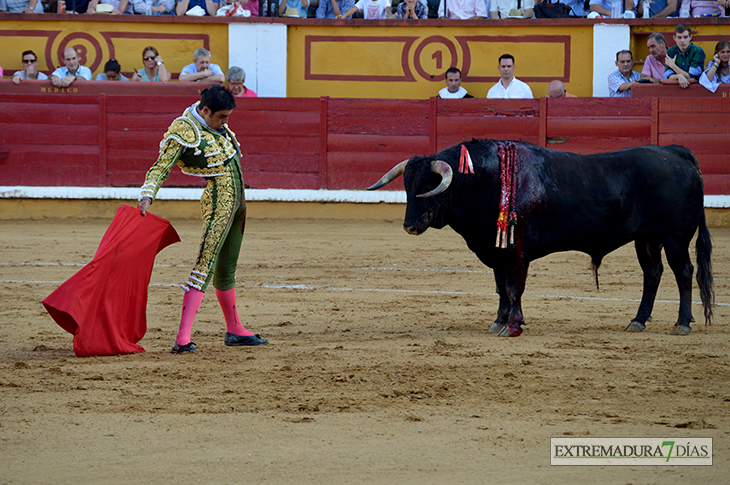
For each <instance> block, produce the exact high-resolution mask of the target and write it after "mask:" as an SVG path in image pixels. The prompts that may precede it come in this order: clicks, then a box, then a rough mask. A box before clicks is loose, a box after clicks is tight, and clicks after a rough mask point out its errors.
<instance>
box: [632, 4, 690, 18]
mask: <svg viewBox="0 0 730 485" xmlns="http://www.w3.org/2000/svg"><path fill="white" fill-rule="evenodd" d="M677 5H679V3H678V0H649V17H651V18H653V19H661V18H665V17H669V16H670V15H674V13H675V12H676V11H677ZM637 7H638V8H637V9H636V11H637V12H643V11H644V1H643V0H642V1H640V2H639V5H638V6H637Z"/></svg>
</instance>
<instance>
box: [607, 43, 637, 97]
mask: <svg viewBox="0 0 730 485" xmlns="http://www.w3.org/2000/svg"><path fill="white" fill-rule="evenodd" d="M616 67H618V70H616V71H613V72H612V73H611V74H609V75H608V95H609V96H610V97H612V98H630V97H631V87H632V86H633V85H634V83H636V81H638V80H639V79H641V74H639V73H638V72H636V71H634V70H633V69H631V68H632V67H634V55H633V54H632V53H631V51H630V50H622V51H618V52H617V53H616Z"/></svg>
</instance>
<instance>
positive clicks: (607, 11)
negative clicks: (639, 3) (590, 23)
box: [588, 0, 677, 18]
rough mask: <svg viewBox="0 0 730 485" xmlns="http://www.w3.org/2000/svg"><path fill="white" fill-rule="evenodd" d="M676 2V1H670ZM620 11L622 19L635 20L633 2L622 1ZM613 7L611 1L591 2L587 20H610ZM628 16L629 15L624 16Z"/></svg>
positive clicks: (629, 0) (628, 0)
mask: <svg viewBox="0 0 730 485" xmlns="http://www.w3.org/2000/svg"><path fill="white" fill-rule="evenodd" d="M654 1H655V2H656V1H664V3H666V2H667V0H654ZM672 1H674V2H676V1H677V0H672ZM621 3H622V5H621V7H622V9H621V13H622V14H624V15H623V16H624V17H627V18H635V17H636V14H634V7H635V6H636V5H635V2H634V0H623V1H622V2H621ZM612 5H613V0H591V3H590V4H589V6H588V8H589V10H590V11H591V13H590V14H589V18H595V17H598V16H601V17H608V18H611V6H612ZM674 8H675V10H676V9H677V5H676V3H675V5H674ZM639 12H641V10H639ZM626 14H629V15H626Z"/></svg>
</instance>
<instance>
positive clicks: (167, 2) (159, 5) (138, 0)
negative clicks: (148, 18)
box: [131, 0, 175, 15]
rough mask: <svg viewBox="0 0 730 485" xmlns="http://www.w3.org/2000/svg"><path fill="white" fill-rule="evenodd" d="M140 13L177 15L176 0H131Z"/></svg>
mask: <svg viewBox="0 0 730 485" xmlns="http://www.w3.org/2000/svg"><path fill="white" fill-rule="evenodd" d="M131 2H132V7H133V8H134V11H135V13H138V14H140V15H175V0H131Z"/></svg>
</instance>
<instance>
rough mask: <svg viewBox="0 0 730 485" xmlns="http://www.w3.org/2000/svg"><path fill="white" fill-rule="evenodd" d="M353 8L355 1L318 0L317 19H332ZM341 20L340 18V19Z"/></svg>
mask: <svg viewBox="0 0 730 485" xmlns="http://www.w3.org/2000/svg"><path fill="white" fill-rule="evenodd" d="M354 6H355V0H319V6H317V18H318V19H334V18H337V17H338V15H342V12H347V11H348V10H350V9H351V8H352V7H354ZM340 18H341V17H340Z"/></svg>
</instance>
